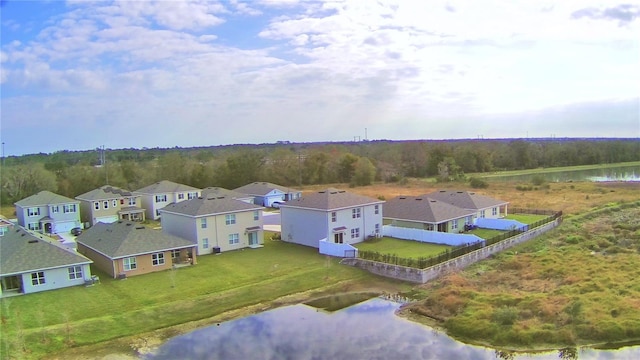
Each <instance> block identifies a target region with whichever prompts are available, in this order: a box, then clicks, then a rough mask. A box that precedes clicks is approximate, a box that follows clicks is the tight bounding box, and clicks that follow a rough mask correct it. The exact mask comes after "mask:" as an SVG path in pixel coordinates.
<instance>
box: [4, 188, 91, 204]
mask: <svg viewBox="0 0 640 360" xmlns="http://www.w3.org/2000/svg"><path fill="white" fill-rule="evenodd" d="M78 203H80V202H79V201H78V200H74V199H71V198H68V197H66V196H62V195H58V194H55V193H52V192H51V191H46V190H45V191H40V192H39V193H37V194H35V195H31V196H29V197H26V198H24V199H22V200H20V201H18V202H16V203H15V205H17V206H20V207H23V208H24V207H28V206H42V205H51V204H78Z"/></svg>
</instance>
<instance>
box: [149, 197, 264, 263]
mask: <svg viewBox="0 0 640 360" xmlns="http://www.w3.org/2000/svg"><path fill="white" fill-rule="evenodd" d="M262 210H263V207H262V206H259V205H255V204H249V203H246V202H244V201H240V200H236V199H232V198H227V197H223V196H219V197H216V196H209V197H199V198H196V199H192V200H186V201H182V202H179V203H175V204H169V205H167V206H165V207H164V208H163V209H161V210H160V214H161V215H162V216H161V223H162V231H163V232H166V233H168V234H171V235H175V236H180V237H182V238H185V239H188V240H191V241H192V242H193V243H195V244H198V255H204V254H212V253H213V254H217V253H221V252H224V251H229V250H237V249H242V248H246V247H250V248H255V247H261V246H262V244H264V234H263V229H262V224H263V220H262Z"/></svg>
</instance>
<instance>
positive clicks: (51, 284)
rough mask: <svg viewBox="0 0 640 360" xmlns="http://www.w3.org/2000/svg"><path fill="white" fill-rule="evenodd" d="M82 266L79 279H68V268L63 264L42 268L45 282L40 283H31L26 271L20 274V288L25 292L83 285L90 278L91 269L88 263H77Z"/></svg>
mask: <svg viewBox="0 0 640 360" xmlns="http://www.w3.org/2000/svg"><path fill="white" fill-rule="evenodd" d="M77 266H81V267H82V277H80V278H79V279H69V268H70V267H71V266H65V267H61V268H56V269H48V270H42V272H44V279H45V283H44V284H41V285H33V283H32V280H31V274H32V273H33V272H28V273H24V274H22V275H21V276H22V290H23V293H25V294H30V293H35V292H40V291H47V290H54V289H61V288H65V287H69V286H77V285H84V282H85V280H90V279H91V269H90V267H89V264H84V265H77Z"/></svg>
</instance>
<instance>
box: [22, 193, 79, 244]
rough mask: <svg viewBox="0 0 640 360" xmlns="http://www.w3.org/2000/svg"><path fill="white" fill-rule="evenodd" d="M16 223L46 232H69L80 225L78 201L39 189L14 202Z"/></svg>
mask: <svg viewBox="0 0 640 360" xmlns="http://www.w3.org/2000/svg"><path fill="white" fill-rule="evenodd" d="M14 205H15V206H16V217H17V218H18V225H20V226H22V227H24V228H27V229H29V230H33V231H38V232H41V233H46V234H57V233H64V232H69V231H71V229H73V228H76V227H81V224H80V201H78V200H74V199H70V198H68V197H66V196H62V195H58V194H55V193H52V192H51V191H40V192H39V193H37V194H34V195H31V196H29V197H26V198H24V199H22V200H20V201H18V202H16V203H15V204H14Z"/></svg>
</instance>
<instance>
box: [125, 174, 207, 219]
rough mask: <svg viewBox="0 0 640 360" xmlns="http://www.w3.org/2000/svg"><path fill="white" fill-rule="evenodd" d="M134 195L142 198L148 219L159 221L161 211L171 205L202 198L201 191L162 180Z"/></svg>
mask: <svg viewBox="0 0 640 360" xmlns="http://www.w3.org/2000/svg"><path fill="white" fill-rule="evenodd" d="M133 193H134V194H136V195H139V196H140V199H141V200H142V208H144V209H145V211H146V216H147V219H153V220H158V219H159V218H160V209H162V208H163V207H165V206H167V205H169V204H171V203H177V202H180V201H184V200H191V199H194V198H197V197H198V196H200V193H201V190H200V189H197V188H195V187H193V186H189V185H183V184H178V183H175V182H173V181H168V180H162V181H160V182H157V183H155V184H151V185H149V186H145V187H143V188H142V189H138V190H136V191H134V192H133Z"/></svg>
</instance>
